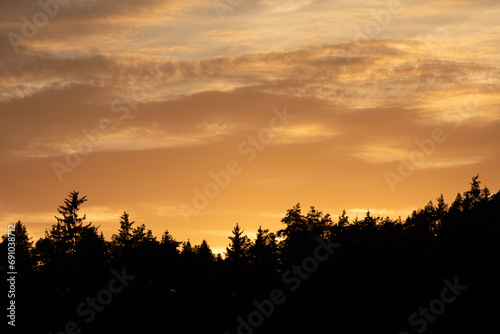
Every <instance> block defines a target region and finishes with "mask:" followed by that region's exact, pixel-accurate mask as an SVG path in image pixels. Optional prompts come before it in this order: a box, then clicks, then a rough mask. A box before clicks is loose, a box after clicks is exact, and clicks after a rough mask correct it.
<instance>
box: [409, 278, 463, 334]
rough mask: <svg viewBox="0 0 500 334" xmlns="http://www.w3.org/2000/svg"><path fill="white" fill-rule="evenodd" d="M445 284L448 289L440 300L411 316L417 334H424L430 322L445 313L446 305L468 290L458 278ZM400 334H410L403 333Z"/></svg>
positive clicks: (411, 323) (442, 292) (410, 322)
mask: <svg viewBox="0 0 500 334" xmlns="http://www.w3.org/2000/svg"><path fill="white" fill-rule="evenodd" d="M443 283H444V284H445V285H446V287H445V288H444V289H443V290H441V295H440V296H439V298H436V299H433V300H431V302H430V303H429V306H428V307H419V308H418V312H413V313H412V314H410V316H409V318H408V323H409V324H410V325H411V326H412V327H415V328H413V329H414V330H416V332H417V333H423V332H424V331H425V330H426V329H427V327H428V324H429V322H434V321H435V320H436V319H437V316H439V315H440V314H442V313H443V312H444V310H445V308H446V305H447V304H451V303H453V302H454V301H455V300H456V299H457V297H458V296H460V295H461V294H462V292H463V291H464V290H465V289H467V285H460V284H459V283H458V279H457V277H455V278H454V279H453V283H451V282H450V281H449V280H448V279H445V280H444V281H443ZM429 311H430V312H429ZM417 327H418V328H417ZM399 334H410V332H407V331H401V332H399Z"/></svg>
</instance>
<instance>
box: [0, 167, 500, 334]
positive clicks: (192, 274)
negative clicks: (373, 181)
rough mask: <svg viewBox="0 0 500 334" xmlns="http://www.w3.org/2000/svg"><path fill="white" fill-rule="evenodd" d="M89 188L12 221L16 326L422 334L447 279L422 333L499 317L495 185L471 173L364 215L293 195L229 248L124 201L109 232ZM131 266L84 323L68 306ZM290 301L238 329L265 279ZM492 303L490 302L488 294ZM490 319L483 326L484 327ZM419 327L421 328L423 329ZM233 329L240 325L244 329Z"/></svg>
mask: <svg viewBox="0 0 500 334" xmlns="http://www.w3.org/2000/svg"><path fill="white" fill-rule="evenodd" d="M86 201H87V197H86V196H81V195H80V194H79V192H77V191H73V192H71V193H70V194H69V196H68V197H67V198H66V199H65V200H64V203H63V204H62V205H61V206H59V207H58V209H57V211H58V215H57V216H55V218H56V222H55V224H54V225H53V226H52V227H51V228H50V229H48V230H46V233H45V236H44V237H43V238H40V239H39V240H37V241H36V242H34V241H33V240H32V238H30V237H29V234H28V232H27V229H26V226H25V225H24V224H23V223H22V222H21V221H18V222H17V223H15V232H14V233H15V237H16V254H15V256H16V269H17V272H18V281H17V282H16V284H17V291H18V295H17V304H18V305H19V307H18V310H17V312H18V324H19V325H18V329H19V328H20V329H23V330H28V329H29V330H35V332H37V333H38V332H40V333H42V332H43V333H49V332H52V333H60V332H62V333H65V329H64V325H65V324H66V323H67V322H68V321H69V320H72V319H73V320H75V321H76V322H77V323H78V324H79V329H80V330H81V332H82V333H101V332H102V333H108V332H115V331H116V332H119V331H122V332H127V333H129V332H130V333H133V332H144V331H147V330H151V331H153V330H154V331H158V328H163V329H164V331H165V332H169V331H173V332H179V331H181V330H182V331H183V332H188V333H194V332H199V331H201V330H203V331H204V332H208V333H224V332H227V333H236V332H238V330H239V332H241V333H254V332H255V333H276V332H286V331H293V332H295V331H297V330H299V329H300V330H307V331H311V330H319V329H322V330H324V329H325V328H326V329H329V330H331V331H332V332H333V331H336V332H339V333H357V332H363V331H368V330H371V331H373V330H375V331H382V330H383V331H387V332H389V331H392V332H399V331H402V330H407V331H408V332H412V330H413V332H415V333H416V332H419V331H418V329H419V328H418V327H417V328H412V327H411V326H410V325H409V324H408V316H409V315H410V314H412V313H413V312H414V311H415V310H418V308H419V307H420V306H421V305H425V304H426V303H428V302H429V301H430V300H432V298H433V296H434V295H435V294H436V291H440V289H441V288H442V287H441V285H442V282H443V279H450V278H453V277H458V278H460V280H461V281H463V282H466V283H467V284H468V286H470V289H468V291H467V292H464V295H463V297H461V300H459V301H457V302H456V303H455V304H453V305H451V306H449V307H448V308H449V309H447V310H446V312H444V313H443V316H441V317H440V318H439V319H437V320H433V321H432V323H430V324H429V326H426V328H425V330H426V332H428V333H431V332H436V333H446V332H450V333H451V332H453V333H460V332H464V330H466V329H467V328H470V329H471V330H474V331H478V329H480V328H482V326H486V324H489V321H491V319H494V314H496V313H495V311H496V310H497V309H498V306H496V308H497V309H495V307H494V306H488V305H491V303H489V302H490V301H491V297H492V296H499V295H500V294H499V291H498V290H499V289H498V288H497V287H496V286H497V284H496V282H498V279H499V278H500V274H499V264H500V261H499V260H500V246H499V245H500V243H499V242H498V236H499V235H500V233H499V232H500V227H499V226H500V225H499V219H498V215H499V209H500V191H499V192H497V193H496V194H493V195H492V194H491V193H490V190H489V189H488V188H487V187H481V182H480V181H479V177H478V176H475V177H473V178H472V181H471V183H470V189H469V190H467V191H465V192H463V193H458V194H457V196H456V198H455V199H454V201H453V202H451V203H450V204H448V203H446V202H445V200H444V198H443V196H442V195H441V196H440V197H439V198H437V200H436V201H435V202H434V201H430V202H428V203H427V204H426V205H425V206H424V207H423V208H420V209H417V210H415V211H413V213H412V214H411V215H409V216H408V217H407V218H406V219H404V220H403V219H401V218H398V219H391V218H389V217H379V216H373V215H372V214H371V213H370V212H369V211H367V213H366V216H365V217H363V218H362V219H358V217H355V218H354V219H351V218H350V217H348V216H347V214H346V212H345V211H343V212H342V213H341V214H340V215H339V216H338V219H337V220H336V221H334V219H333V218H332V217H331V216H330V215H329V214H324V213H323V212H321V211H319V210H317V209H316V208H315V207H310V208H309V210H308V211H307V212H306V213H304V212H303V211H302V208H301V206H300V204H297V205H295V206H293V207H292V208H291V209H289V210H288V211H287V212H286V214H285V215H284V217H283V218H282V219H281V222H282V223H283V228H282V229H280V230H278V231H276V232H270V231H269V230H268V229H264V228H262V227H259V229H258V231H257V234H256V237H255V239H254V240H251V239H250V238H248V236H247V235H246V234H245V231H244V230H243V229H242V227H241V226H239V224H238V223H236V225H235V226H234V228H233V230H232V231H231V234H230V235H229V236H228V246H227V248H226V252H225V257H224V258H222V257H221V256H220V254H218V255H214V254H213V252H212V250H211V248H210V247H209V245H208V243H207V241H206V240H203V241H202V243H201V244H199V245H194V246H193V245H192V244H191V243H190V241H189V240H188V241H184V242H181V241H177V240H176V239H175V238H174V237H173V236H172V235H171V234H170V233H169V231H168V230H165V231H164V233H163V235H162V236H161V238H160V240H158V239H157V238H156V237H155V236H154V235H153V233H152V231H151V230H150V229H147V228H146V225H144V224H138V223H136V222H135V221H133V220H132V219H131V217H130V216H129V214H127V213H126V212H124V213H123V215H122V216H121V217H120V221H119V229H118V231H117V233H116V234H114V235H113V236H112V238H111V240H110V241H108V240H106V239H105V238H104V236H103V233H102V232H100V231H99V227H98V226H96V225H94V224H92V223H90V222H89V223H87V222H86V221H87V217H86V215H85V214H83V215H82V214H81V211H82V206H83V205H84V204H85V202H86ZM318 238H321V239H324V240H326V239H331V240H334V241H335V242H336V243H339V244H340V245H341V246H340V247H339V248H338V250H336V251H335V253H334V254H333V255H332V256H331V257H330V258H329V259H328V261H325V262H324V263H321V264H320V265H319V266H318V268H317V270H315V272H313V273H311V275H308V276H307V279H305V281H304V284H302V287H301V288H300V289H299V290H297V291H293V292H292V291H290V290H289V289H288V290H287V287H286V286H285V285H284V284H283V282H282V280H281V279H280V278H281V275H282V274H283V273H284V272H286V271H287V270H289V269H290V268H292V266H293V265H294V264H298V263H301V262H302V260H303V259H304V258H306V257H307V256H310V255H311V254H313V251H314V249H315V248H316V247H317V246H318ZM7 239H8V238H7V235H4V236H3V237H2V242H1V243H0V249H1V250H2V252H1V253H2V254H4V256H3V258H4V259H5V260H3V261H1V264H0V271H1V272H2V273H6V272H8V267H7V265H8V263H7V261H6V260H7V243H8V240H7ZM121 268H126V269H124V270H126V272H127V273H130V274H131V275H133V276H134V277H135V278H134V280H133V281H132V282H131V283H130V285H128V286H127V287H126V288H125V289H123V291H122V292H120V294H117V295H116V296H114V299H113V302H112V303H110V304H109V305H108V306H106V308H103V309H102V310H101V309H98V311H97V312H96V315H95V317H93V319H92V321H91V322H88V323H87V322H86V321H84V320H85V319H81V318H79V317H78V314H77V313H76V312H75V309H76V308H77V306H78V305H79V304H80V303H81V302H82V301H85V300H86V298H88V297H89V296H95V295H96V293H98V292H99V291H101V290H102V289H103V287H105V286H106V284H107V282H108V281H109V280H110V279H111V278H112V274H111V272H112V270H115V271H119V270H120V269H121ZM276 288H280V289H282V290H283V291H285V292H286V293H287V296H286V302H285V303H284V304H283V305H280V306H279V307H277V308H276V310H275V312H274V314H273V316H272V317H269V318H268V319H266V320H265V321H264V323H263V324H262V326H259V327H258V328H251V326H250V327H245V326H243V327H241V326H240V327H238V325H239V324H240V323H241V320H239V318H241V319H245V317H246V316H247V315H248V314H249V313H250V312H251V311H252V310H253V304H252V302H254V301H256V300H257V301H258V300H262V299H264V298H268V296H269V293H270V292H271V291H273V289H276ZM495 303H498V302H497V301H496V302H495ZM485 328H486V327H485ZM420 329H422V328H420ZM239 332H238V333H239Z"/></svg>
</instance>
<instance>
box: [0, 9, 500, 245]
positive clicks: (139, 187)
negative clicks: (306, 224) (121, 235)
mask: <svg viewBox="0 0 500 334" xmlns="http://www.w3.org/2000/svg"><path fill="white" fill-rule="evenodd" d="M499 16H500V3H499V2H498V1H489V0H482V1H478V0H475V1H472V0H458V1H455V0H454V1H451V0H434V1H427V0H408V1H403V0H401V1H398V0H390V1H386V0H381V1H378V0H373V1H372V0H370V1H368V0H358V1H356V0H349V1H337V0H335V1H333V0H332V1H315V0H297V1H292V0H282V1H278V0H267V1H266V0H259V1H249V0H220V1H219V0H216V1H212V0H203V1H202V0H193V1H166V0H145V1H132V0H125V1H112V0H97V1H79V0H60V1H56V0H48V1H43V0H42V1H41V2H38V1H34V0H32V1H26V0H18V1H6V0H0V222H1V223H2V226H4V227H5V232H6V231H7V226H6V225H7V224H9V223H13V222H15V221H17V220H21V221H22V222H23V223H24V224H26V226H27V228H28V232H29V233H30V236H32V237H33V238H34V240H37V239H38V238H40V237H43V236H44V231H45V230H46V229H48V228H50V227H51V226H52V224H54V223H55V222H56V220H55V218H54V215H56V214H57V207H58V206H59V205H62V204H63V202H64V199H65V198H66V197H67V196H68V194H69V193H70V192H71V191H79V192H80V195H81V196H87V198H88V201H87V202H86V203H85V204H84V205H83V206H82V210H81V212H82V213H85V214H86V216H87V221H91V222H93V223H94V224H95V225H98V226H100V231H102V232H103V233H104V235H105V237H106V238H107V239H110V238H111V235H112V234H113V233H117V230H118V228H119V221H120V218H119V217H120V216H121V215H122V214H123V212H124V211H126V212H127V213H129V214H130V219H131V220H134V221H136V225H138V224H143V223H144V224H145V225H146V226H147V228H149V229H152V230H153V234H154V235H156V236H157V237H158V238H160V237H161V235H162V234H163V232H164V231H165V230H166V229H167V230H168V231H169V232H170V233H171V234H172V235H173V237H174V238H176V239H177V240H180V241H186V240H188V239H189V240H190V241H191V243H192V244H200V243H201V241H202V240H203V239H204V238H205V239H206V240H207V242H208V243H209V245H210V246H211V248H212V249H213V250H214V251H215V252H222V251H223V250H224V248H225V246H226V245H228V243H229V240H228V239H227V237H228V236H229V235H230V231H231V230H232V228H233V227H234V226H235V224H236V222H238V223H239V224H240V226H242V227H243V229H244V230H245V233H246V234H248V236H249V237H251V238H253V237H254V236H255V233H256V231H257V229H258V227H259V226H260V225H262V227H263V228H268V229H270V230H271V231H277V230H278V229H280V228H282V223H281V222H280V221H281V218H282V217H283V216H284V215H285V214H286V211H287V210H288V209H290V208H292V207H293V206H294V205H295V204H297V203H300V204H301V207H302V210H303V212H304V213H306V212H307V211H308V210H309V207H310V206H315V208H316V209H318V210H320V211H323V212H324V213H330V214H331V215H332V218H333V220H334V221H336V220H337V217H338V215H339V214H340V213H341V212H342V210H343V209H345V210H346V211H347V214H348V216H349V217H350V218H354V217H356V216H359V217H360V218H362V217H364V216H365V214H366V211H367V210H370V212H371V213H372V215H380V216H390V217H391V218H397V217H399V216H401V217H402V218H403V219H404V218H405V217H406V216H407V215H408V214H410V213H411V212H412V211H413V210H414V209H418V208H420V207H423V206H424V205H425V204H426V203H427V202H428V201H429V200H432V199H436V198H437V197H439V196H440V194H443V195H444V198H445V200H446V201H447V202H448V203H450V202H451V201H453V200H454V198H455V195H456V194H457V192H463V191H465V190H467V189H468V187H469V182H470V180H471V177H472V176H475V175H477V174H479V176H480V180H481V181H482V182H483V184H484V185H487V186H488V187H489V188H490V189H492V191H493V192H497V191H498V190H499V188H500V187H499V185H500V174H499V173H498V166H499V165H500V157H499V148H500V86H499V83H500V68H499V60H500V59H499V54H500V53H499V51H500V21H498V17H499ZM2 234H3V233H2Z"/></svg>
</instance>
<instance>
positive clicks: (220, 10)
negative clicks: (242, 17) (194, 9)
mask: <svg viewBox="0 0 500 334" xmlns="http://www.w3.org/2000/svg"><path fill="white" fill-rule="evenodd" d="M242 2H243V0H215V1H214V2H213V6H214V9H215V12H216V13H217V16H219V19H220V20H221V21H224V14H225V13H226V12H232V11H234V10H235V8H236V7H238V6H239V5H241V3H242Z"/></svg>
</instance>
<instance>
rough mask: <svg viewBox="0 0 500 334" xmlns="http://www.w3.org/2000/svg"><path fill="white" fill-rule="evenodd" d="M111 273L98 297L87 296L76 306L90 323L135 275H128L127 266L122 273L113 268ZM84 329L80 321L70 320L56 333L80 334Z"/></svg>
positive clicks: (78, 312) (78, 311) (77, 311)
mask: <svg viewBox="0 0 500 334" xmlns="http://www.w3.org/2000/svg"><path fill="white" fill-rule="evenodd" d="M111 274H112V275H113V276H114V277H113V278H111V279H110V280H109V282H108V286H107V288H104V289H101V290H99V291H98V292H97V294H96V297H87V299H85V301H84V302H81V303H80V304H78V306H77V307H76V314H77V315H79V316H80V317H82V318H83V317H86V318H85V319H83V321H84V322H85V323H86V324H90V323H91V322H92V321H94V319H95V317H96V312H102V311H103V310H104V307H105V306H107V305H109V304H111V302H112V301H113V296H114V295H116V294H118V293H120V292H122V291H123V289H125V287H126V286H128V285H129V283H130V281H132V280H133V279H134V278H135V276H131V275H128V274H127V273H126V272H125V268H122V269H121V273H119V272H117V271H116V270H114V269H112V270H111ZM81 332H82V329H81V328H80V326H79V324H78V322H76V321H68V322H67V323H66V324H65V325H64V330H63V331H60V332H57V333H56V334H80V333H81ZM49 334H52V332H50V333H49Z"/></svg>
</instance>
